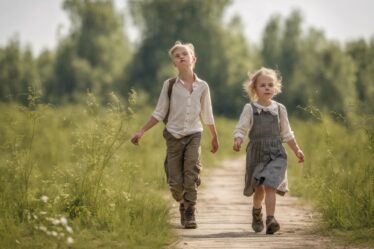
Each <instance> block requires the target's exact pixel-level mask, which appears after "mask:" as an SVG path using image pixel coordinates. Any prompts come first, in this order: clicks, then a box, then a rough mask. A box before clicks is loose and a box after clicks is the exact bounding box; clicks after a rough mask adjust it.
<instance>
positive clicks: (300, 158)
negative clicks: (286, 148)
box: [295, 149, 305, 163]
mask: <svg viewBox="0 0 374 249" xmlns="http://www.w3.org/2000/svg"><path fill="white" fill-rule="evenodd" d="M295 155H296V156H297V158H299V163H303V162H304V159H305V156H304V153H303V151H302V150H300V149H299V150H297V151H296V152H295Z"/></svg>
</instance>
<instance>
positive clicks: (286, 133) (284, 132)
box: [279, 105, 295, 143]
mask: <svg viewBox="0 0 374 249" xmlns="http://www.w3.org/2000/svg"><path fill="white" fill-rule="evenodd" d="M279 116H280V118H279V119H280V135H281V137H282V142H283V143H287V142H288V141H290V140H292V139H294V138H295V136H294V132H293V131H292V130H291V126H290V122H289V121H288V114H287V109H286V107H285V106H284V105H280V114H279Z"/></svg>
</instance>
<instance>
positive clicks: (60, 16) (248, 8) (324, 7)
mask: <svg viewBox="0 0 374 249" xmlns="http://www.w3.org/2000/svg"><path fill="white" fill-rule="evenodd" d="M62 2H63V0H49V1H46V0H34V1H32V2H31V1H30V2H29V1H22V0H0V10H1V15H0V46H4V45H6V43H7V42H8V41H9V39H10V38H11V37H13V36H14V35H16V34H18V37H19V40H20V42H21V44H22V46H25V45H26V44H28V45H30V46H31V47H32V49H33V52H34V53H35V54H38V53H39V52H40V51H41V50H42V49H43V48H48V49H53V48H54V47H55V46H56V44H57V40H58V36H59V35H64V34H66V33H67V31H68V28H69V20H68V16H67V15H66V13H65V12H64V10H63V9H62V7H61V5H62ZM114 2H115V4H116V7H117V9H118V10H123V9H124V8H125V0H115V1H114ZM294 9H299V10H301V12H302V14H303V17H304V22H303V25H304V26H303V27H304V28H306V27H314V28H317V29H319V30H322V31H324V33H325V35H326V37H327V38H329V39H336V40H339V41H341V42H346V41H349V40H353V39H359V38H364V39H366V40H368V39H370V38H372V37H374V25H373V23H374V17H373V14H372V10H373V9H374V1H369V0H356V1H348V0H345V1H339V0H330V1H323V0H315V1H303V2H300V1H298V0H267V1H262V2H260V1H254V0H234V1H233V3H232V4H231V6H230V7H229V8H228V9H227V12H226V16H225V20H228V19H229V17H231V16H233V15H234V14H238V15H239V16H240V17H241V19H242V22H243V27H244V30H243V32H244V34H245V36H246V37H247V39H249V40H250V41H252V42H259V41H260V39H261V35H262V31H263V29H264V26H265V24H266V22H267V21H268V20H269V18H270V17H271V16H272V15H274V14H280V15H282V16H283V17H286V16H288V15H289V14H290V12H291V11H292V10H294ZM252 13H253V14H252ZM348 17H350V18H348ZM128 32H129V36H130V39H131V40H132V41H135V40H136V38H137V36H138V34H137V31H136V30H135V28H134V27H129V28H128Z"/></svg>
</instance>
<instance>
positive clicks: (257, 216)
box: [252, 208, 264, 233]
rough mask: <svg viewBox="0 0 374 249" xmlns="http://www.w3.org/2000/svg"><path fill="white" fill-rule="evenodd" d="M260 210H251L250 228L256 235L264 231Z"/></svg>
mask: <svg viewBox="0 0 374 249" xmlns="http://www.w3.org/2000/svg"><path fill="white" fill-rule="evenodd" d="M261 209H262V208H253V209H252V228H253V230H254V231H255V232H256V233H259V232H261V231H262V230H264V221H263V220H262V213H261Z"/></svg>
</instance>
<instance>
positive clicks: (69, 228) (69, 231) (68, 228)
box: [65, 226, 73, 233]
mask: <svg viewBox="0 0 374 249" xmlns="http://www.w3.org/2000/svg"><path fill="white" fill-rule="evenodd" d="M65 229H66V232H68V233H73V228H71V227H69V226H66V227H65Z"/></svg>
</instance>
